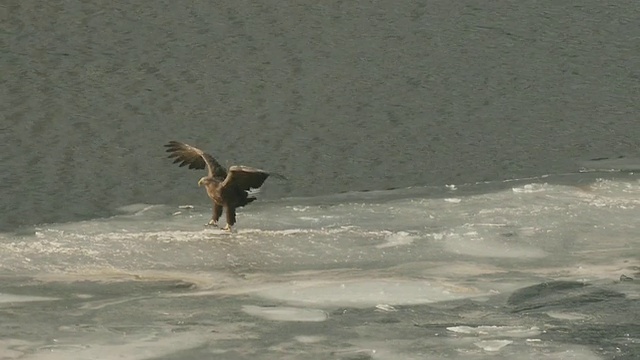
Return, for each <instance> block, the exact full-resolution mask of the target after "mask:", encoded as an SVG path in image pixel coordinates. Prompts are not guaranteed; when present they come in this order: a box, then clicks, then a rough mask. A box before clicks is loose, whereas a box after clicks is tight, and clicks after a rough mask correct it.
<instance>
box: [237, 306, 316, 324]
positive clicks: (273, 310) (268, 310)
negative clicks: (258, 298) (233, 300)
mask: <svg viewBox="0 0 640 360" xmlns="http://www.w3.org/2000/svg"><path fill="white" fill-rule="evenodd" d="M242 311H244V312H246V313H247V314H249V315H253V316H258V317H261V318H263V319H267V320H275V321H325V320H327V317H328V315H327V313H326V312H324V311H322V310H318V309H305V308H295V307H283V306H273V307H270V306H254V305H244V306H243V307H242Z"/></svg>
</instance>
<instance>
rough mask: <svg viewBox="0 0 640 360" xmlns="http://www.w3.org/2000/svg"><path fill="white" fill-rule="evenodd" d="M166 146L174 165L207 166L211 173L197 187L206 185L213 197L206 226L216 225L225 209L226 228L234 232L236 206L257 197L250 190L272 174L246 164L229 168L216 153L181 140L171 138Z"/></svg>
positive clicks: (196, 167) (197, 167) (208, 193)
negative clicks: (212, 153)
mask: <svg viewBox="0 0 640 360" xmlns="http://www.w3.org/2000/svg"><path fill="white" fill-rule="evenodd" d="M165 147H166V148H167V152H169V153H171V155H169V158H175V160H174V161H173V163H174V164H175V163H180V166H185V165H189V169H204V167H205V166H206V167H207V171H208V173H209V174H208V175H207V176H205V177H202V178H201V179H200V181H198V186H202V185H204V187H205V189H206V190H207V195H209V197H210V198H211V200H213V217H212V218H211V220H210V221H209V222H208V223H207V224H205V225H213V226H217V225H218V219H219V218H220V215H222V209H223V208H224V211H225V213H226V215H227V225H226V226H225V227H224V228H223V230H226V231H231V226H233V225H234V224H235V223H236V208H238V207H241V206H245V205H247V204H248V203H250V202H252V201H254V200H255V199H256V198H255V197H249V192H248V191H249V189H258V188H259V187H260V186H262V184H263V183H264V181H265V180H266V179H267V177H269V173H267V172H265V171H262V170H259V169H254V168H251V167H247V166H231V167H230V168H229V171H227V170H226V169H225V168H224V167H223V166H222V165H220V164H219V163H218V162H217V161H216V159H214V158H213V156H211V155H209V154H207V153H205V152H204V151H202V150H200V149H198V148H196V147H194V146H191V145H187V144H183V143H181V142H178V141H169V143H168V144H166V145H165Z"/></svg>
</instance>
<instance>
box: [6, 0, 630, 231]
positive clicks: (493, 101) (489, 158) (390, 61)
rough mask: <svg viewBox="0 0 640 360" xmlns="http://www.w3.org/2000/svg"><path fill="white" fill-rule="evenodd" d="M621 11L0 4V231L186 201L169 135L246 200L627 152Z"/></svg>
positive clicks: (554, 4) (558, 165)
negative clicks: (242, 174) (263, 176)
mask: <svg viewBox="0 0 640 360" xmlns="http://www.w3.org/2000/svg"><path fill="white" fill-rule="evenodd" d="M638 18H640V7H638V5H637V1H632V0H626V1H594V0H587V1H583V2H580V4H579V5H575V4H572V3H570V2H558V1H551V0H548V1H536V2H513V1H491V2H477V1H455V2H451V1H436V2H433V1H430V2H427V1H405V2H398V1H392V0H385V1H376V2H371V1H346V2H342V1H323V2H321V3H317V2H303V3H298V4H295V5H294V4H291V3H286V2H275V3H272V4H262V3H260V2H245V1H238V2H225V4H221V3H220V2H215V1H198V0H194V1H188V2H175V1H135V2H131V1H109V2H105V1H82V2H79V1H56V0H54V1H46V2H42V1H33V0H5V1H3V2H2V3H1V4H0V84H1V85H0V97H1V99H2V101H1V102H0V103H1V104H2V106H1V107H0V137H1V138H0V144H2V148H1V149H0V154H1V155H0V166H1V169H2V171H1V172H0V184H1V185H0V186H1V188H0V213H1V214H2V216H0V229H11V228H15V227H16V226H19V225H23V224H31V223H40V222H59V221H70V220H75V219H81V218H90V217H96V216H105V215H108V214H112V213H113V211H114V209H115V208H117V207H118V206H122V205H126V204H131V203H140V202H144V203H201V204H206V202H207V201H208V200H207V199H206V197H205V196H204V194H203V193H202V191H201V189H197V188H196V187H195V185H196V182H197V179H198V178H199V176H200V175H201V174H199V173H195V172H192V173H189V172H188V171H186V170H184V169H179V168H177V167H176V166H173V165H171V164H170V162H169V161H168V160H166V159H165V158H164V156H165V154H164V153H163V148H162V144H163V143H165V142H166V141H168V140H172V139H175V140H181V141H185V142H189V143H192V144H195V145H198V146H201V147H203V148H206V149H207V150H209V151H211V152H212V153H213V154H215V156H217V157H218V159H219V160H220V161H221V162H222V163H224V164H234V163H242V164H245V165H252V166H256V167H261V168H264V169H267V170H271V171H276V172H280V173H283V174H285V175H286V176H287V177H288V178H289V179H290V182H289V183H287V184H282V183H278V182H271V183H270V184H269V186H268V187H267V188H266V189H265V191H264V193H263V194H262V196H263V197H265V198H270V197H271V198H277V197H282V196H301V195H305V196H306V195H318V194H329V193H335V192H341V191H349V190H362V189H385V188H389V187H407V186H413V185H441V184H448V183H457V184H459V183H468V182H475V181H482V180H498V179H506V178H517V177H524V176H530V175H539V174H547V173H559V172H566V171H575V170H576V169H577V167H576V162H577V161H580V160H584V159H589V158H594V157H607V156H618V155H632V156H633V155H637V153H638V149H637V146H638V139H640V122H639V118H638V114H640V111H639V110H640V101H639V100H640V70H639V69H640V41H639V40H638V39H639V38H640V28H638V26H637V19H638Z"/></svg>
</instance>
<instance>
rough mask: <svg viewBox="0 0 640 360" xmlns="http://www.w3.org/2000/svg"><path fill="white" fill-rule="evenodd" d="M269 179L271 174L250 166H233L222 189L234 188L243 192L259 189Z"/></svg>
mask: <svg viewBox="0 0 640 360" xmlns="http://www.w3.org/2000/svg"><path fill="white" fill-rule="evenodd" d="M268 177H269V173H267V172H265V171H262V170H260V169H255V168H252V167H248V166H232V167H230V168H229V175H228V176H227V178H226V179H225V180H224V182H223V183H222V187H223V188H224V187H227V186H234V187H237V188H239V189H241V190H244V191H247V190H249V189H257V188H259V187H260V186H262V184H263V183H264V181H265V180H267V178H268Z"/></svg>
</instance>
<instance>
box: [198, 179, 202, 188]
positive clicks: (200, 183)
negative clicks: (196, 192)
mask: <svg viewBox="0 0 640 360" xmlns="http://www.w3.org/2000/svg"><path fill="white" fill-rule="evenodd" d="M200 186H202V179H200V180H198V187H200Z"/></svg>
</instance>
